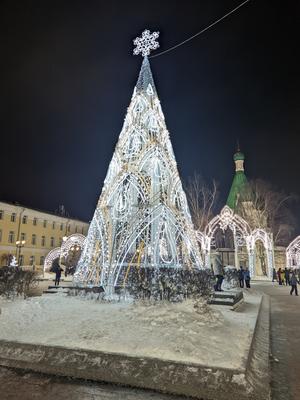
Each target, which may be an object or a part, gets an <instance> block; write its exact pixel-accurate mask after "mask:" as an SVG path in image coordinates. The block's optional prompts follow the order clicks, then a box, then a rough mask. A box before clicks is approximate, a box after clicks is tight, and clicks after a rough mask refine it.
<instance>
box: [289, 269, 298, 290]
mask: <svg viewBox="0 0 300 400" xmlns="http://www.w3.org/2000/svg"><path fill="white" fill-rule="evenodd" d="M297 283H299V281H298V279H297V276H296V274H295V271H293V272H292V276H291V286H292V288H291V291H290V295H292V294H293V292H294V291H295V295H296V296H298V289H297Z"/></svg>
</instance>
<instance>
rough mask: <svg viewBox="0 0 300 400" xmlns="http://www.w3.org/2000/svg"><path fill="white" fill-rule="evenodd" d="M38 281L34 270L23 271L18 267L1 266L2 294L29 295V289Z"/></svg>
mask: <svg viewBox="0 0 300 400" xmlns="http://www.w3.org/2000/svg"><path fill="white" fill-rule="evenodd" d="M35 283H36V273H35V272H34V271H23V270H22V269H20V268H18V267H11V266H10V267H2V268H0V296H5V297H15V296H24V297H27V296H28V293H29V290H30V289H31V287H32V286H33V285H34V284H35Z"/></svg>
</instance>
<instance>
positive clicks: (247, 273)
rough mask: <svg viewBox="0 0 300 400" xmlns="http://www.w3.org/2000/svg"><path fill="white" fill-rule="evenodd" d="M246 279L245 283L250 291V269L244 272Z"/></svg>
mask: <svg viewBox="0 0 300 400" xmlns="http://www.w3.org/2000/svg"><path fill="white" fill-rule="evenodd" d="M244 279H245V283H246V288H247V289H250V287H251V286H250V279H251V278H250V271H249V269H248V268H246V269H245V271H244Z"/></svg>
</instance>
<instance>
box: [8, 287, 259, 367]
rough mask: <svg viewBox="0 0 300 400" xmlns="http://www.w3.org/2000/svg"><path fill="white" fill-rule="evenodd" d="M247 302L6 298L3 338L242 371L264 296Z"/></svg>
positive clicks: (61, 296) (56, 296) (250, 296)
mask: <svg viewBox="0 0 300 400" xmlns="http://www.w3.org/2000/svg"><path fill="white" fill-rule="evenodd" d="M251 291H252V289H251ZM245 300H246V302H245V304H244V305H242V306H241V308H240V309H239V310H238V311H231V310H230V309H229V308H227V307H221V306H219V307H217V306H213V307H212V311H211V312H210V313H208V314H207V313H205V314H203V313H201V309H200V312H199V310H198V311H197V309H196V308H195V307H194V302H193V301H191V300H188V301H185V302H183V303H178V304H170V303H161V304H156V305H149V304H130V303H101V302H96V301H93V300H85V299H82V298H80V297H71V296H67V295H64V294H52V295H44V296H41V297H32V298H29V299H26V300H15V301H7V300H4V299H0V308H1V314H0V340H1V339H5V340H11V341H19V342H26V343H35V344H48V345H59V346H66V347H71V348H82V349H90V350H100V351H106V352H117V353H126V354H131V355H135V356H147V357H159V358H163V359H168V360H175V361H185V362H195V363H199V364H205V365H210V366H218V367H224V368H238V367H242V366H243V364H244V362H245V360H246V358H247V354H248V350H249V346H250V343H251V339H252V333H253V330H254V326H255V321H256V317H257V311H258V308H259V302H260V295H259V294H256V293H255V292H254V291H252V292H250V293H249V294H247V295H246V299H245Z"/></svg>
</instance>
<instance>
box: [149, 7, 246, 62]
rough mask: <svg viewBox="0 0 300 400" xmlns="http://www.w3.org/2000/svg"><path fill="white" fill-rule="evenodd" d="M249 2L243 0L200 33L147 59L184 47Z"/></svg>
mask: <svg viewBox="0 0 300 400" xmlns="http://www.w3.org/2000/svg"><path fill="white" fill-rule="evenodd" d="M249 1H250V0H245V1H243V2H242V3H241V4H239V5H238V6H236V7H235V8H233V9H232V10H231V11H229V12H228V13H227V14H225V15H223V16H222V17H221V18H219V19H217V20H216V21H214V22H212V23H211V24H210V25H208V26H207V27H205V28H204V29H202V30H201V31H199V32H197V33H195V35H193V36H191V37H189V38H187V39H185V40H183V41H182V42H180V43H178V44H176V45H175V46H172V47H170V48H169V49H167V50H164V51H161V52H160V53H157V54H153V55H152V56H149V58H155V57H159V56H162V55H163V54H166V53H169V52H170V51H172V50H175V49H177V47H179V46H182V45H184V44H185V43H187V42H189V41H191V40H192V39H194V38H195V37H197V36H199V35H201V34H202V33H204V32H205V31H207V30H208V29H210V28H212V27H213V26H215V25H216V24H218V23H219V22H221V21H223V19H225V18H227V17H229V15H231V14H233V13H234V12H236V11H237V10H238V9H239V8H241V7H243V6H244V5H245V4H247V3H249Z"/></svg>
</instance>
